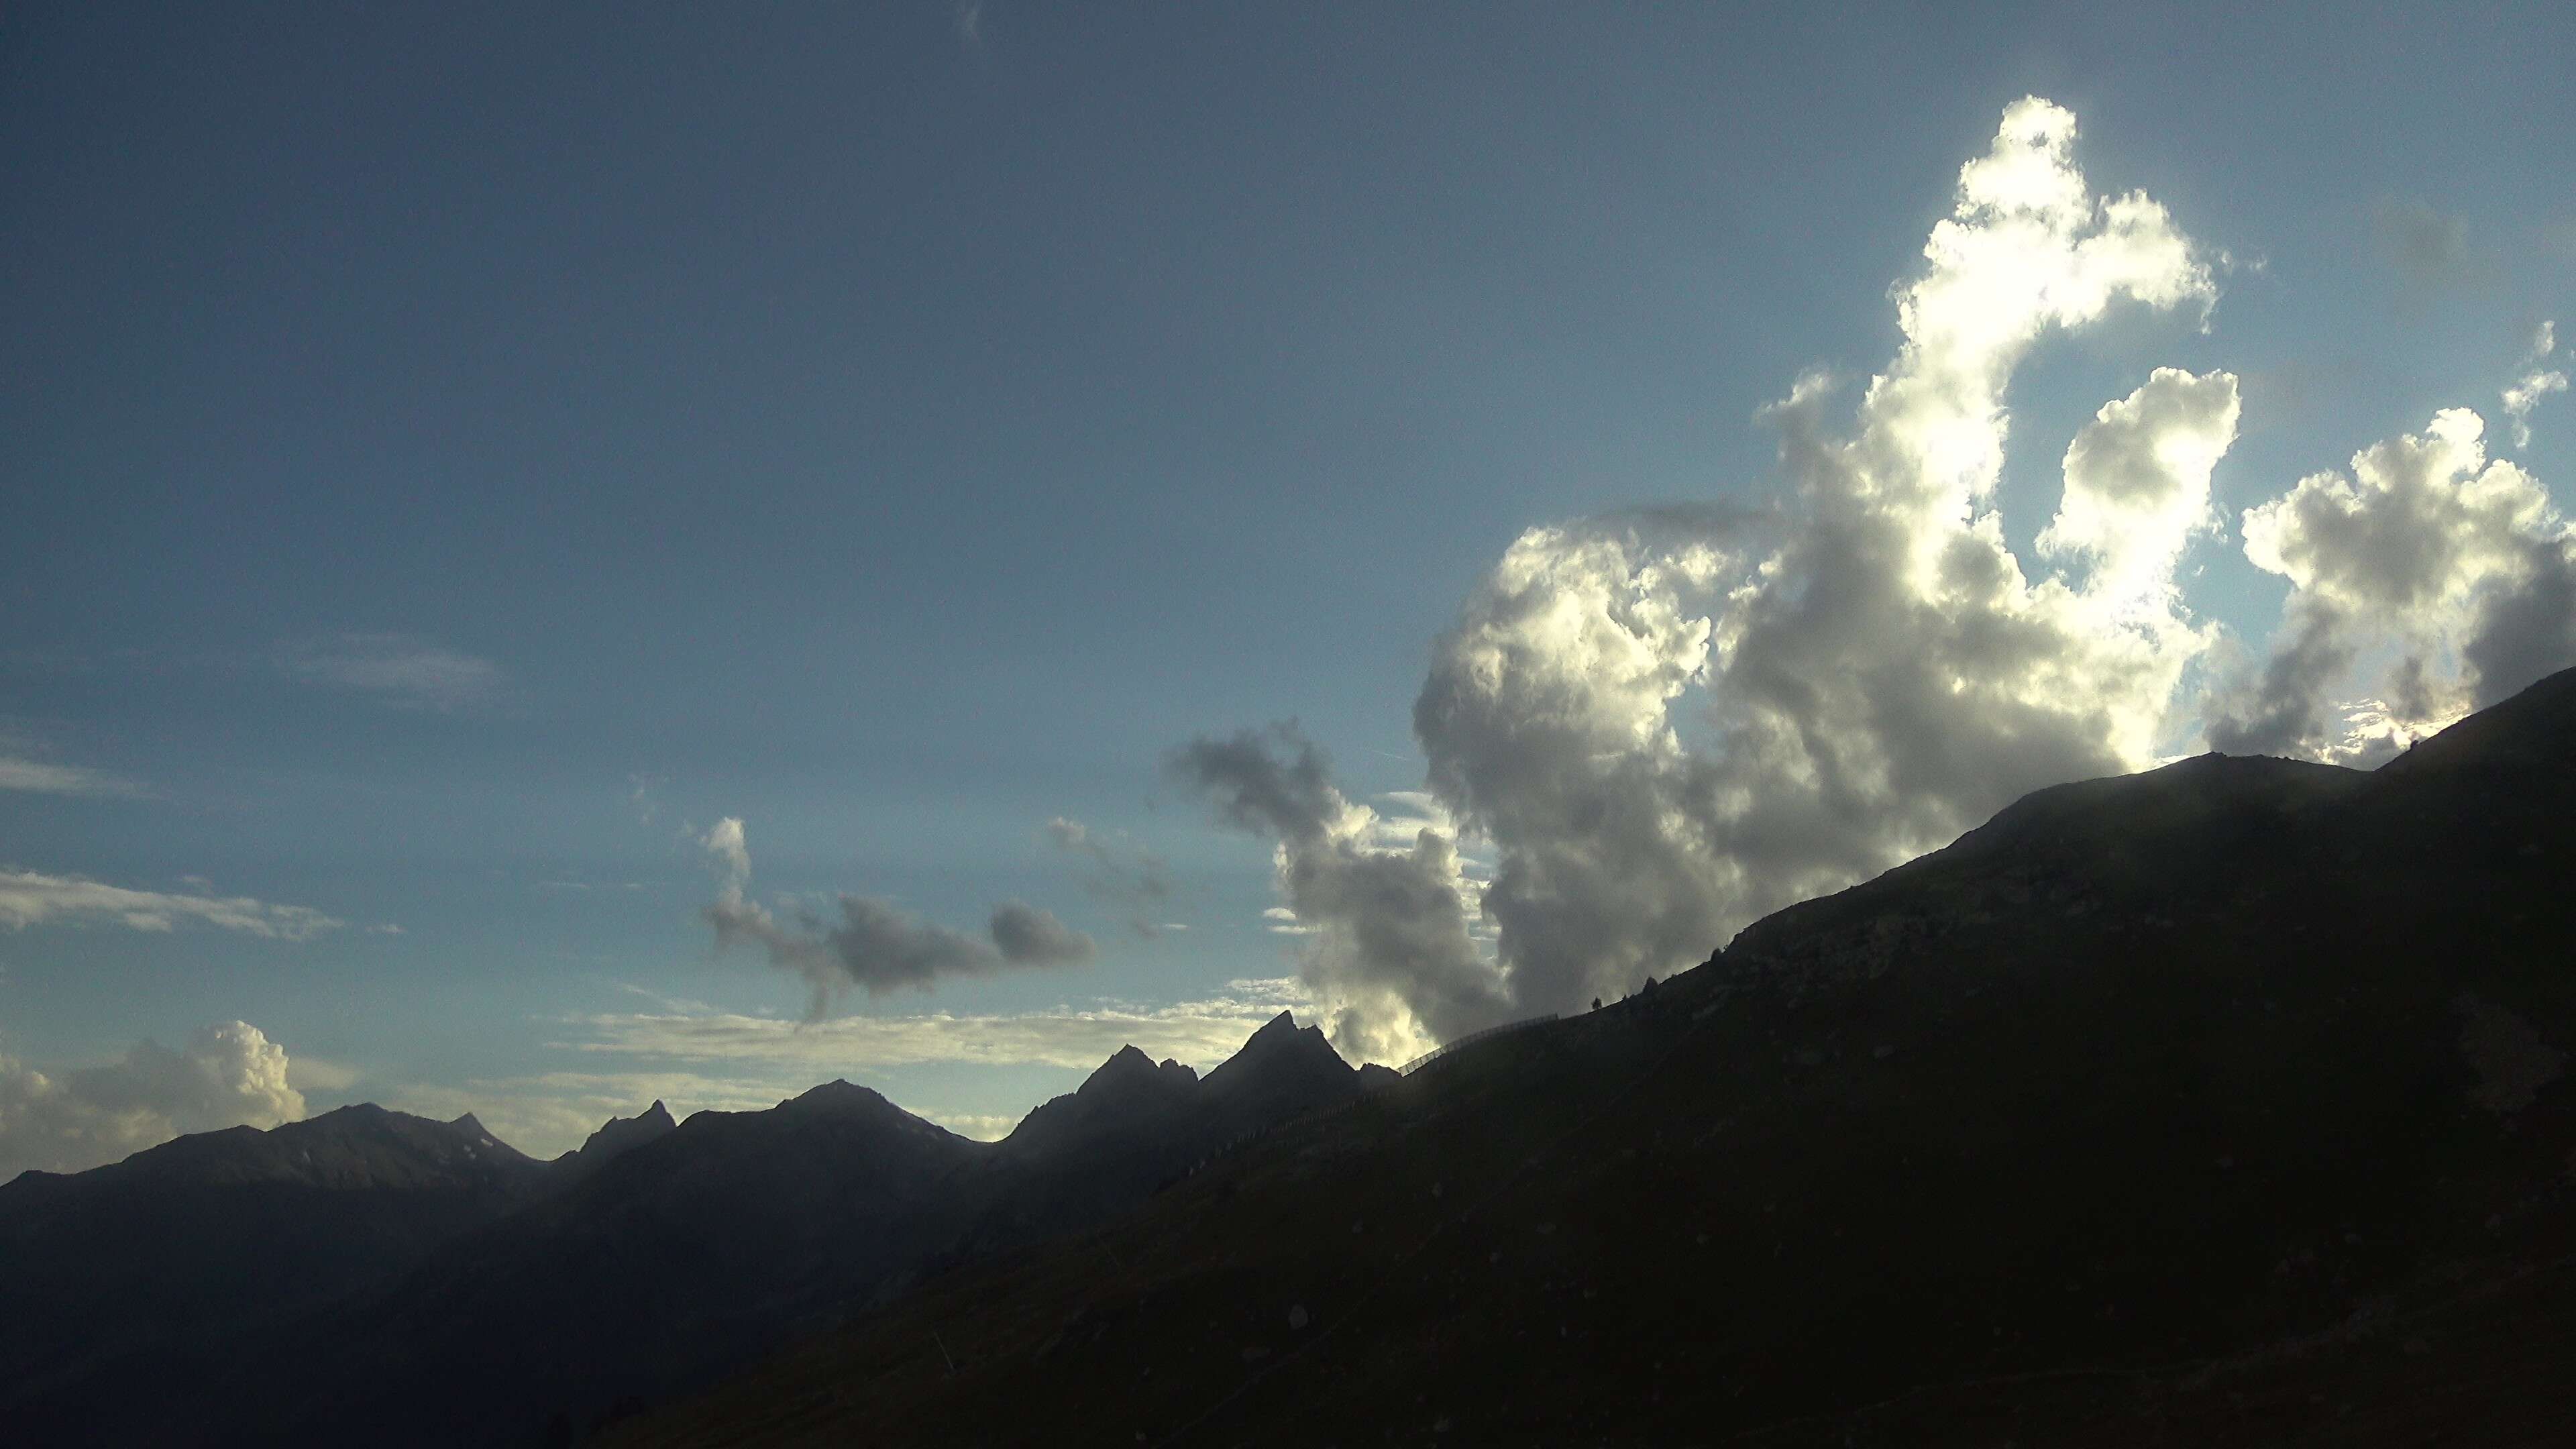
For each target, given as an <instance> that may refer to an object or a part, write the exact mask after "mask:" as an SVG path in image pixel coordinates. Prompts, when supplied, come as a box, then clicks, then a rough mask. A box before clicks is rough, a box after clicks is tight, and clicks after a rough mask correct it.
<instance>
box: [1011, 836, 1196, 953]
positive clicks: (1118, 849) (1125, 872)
mask: <svg viewBox="0 0 2576 1449" xmlns="http://www.w3.org/2000/svg"><path fill="white" fill-rule="evenodd" d="M1039 833H1040V834H1041V835H1042V836H1043V837H1044V838H1045V840H1046V841H1047V843H1048V844H1050V845H1052V846H1054V847H1055V848H1056V849H1058V850H1060V851H1063V852H1064V853H1065V854H1066V855H1068V856H1071V857H1072V858H1073V859H1074V860H1075V861H1076V862H1078V863H1079V866H1080V869H1081V880H1082V888H1083V889H1084V890H1085V891H1088V892H1089V893H1090V894H1091V895H1092V896H1094V897H1095V898H1097V899H1099V900H1100V901H1102V902H1104V903H1106V904H1108V905H1110V906H1113V907H1115V908H1116V909H1117V910H1118V913H1119V914H1120V915H1121V916H1123V917H1125V918H1126V922H1127V929H1128V930H1130V931H1133V932H1135V933H1136V934H1137V935H1138V936H1139V937H1142V938H1144V939H1146V940H1151V939H1153V938H1154V937H1156V936H1159V935H1161V934H1163V933H1164V932H1165V931H1168V930H1174V929H1177V927H1175V926H1174V925H1173V924H1172V923H1170V922H1168V921H1165V920H1163V919H1162V917H1163V916H1164V914H1165V913H1166V912H1165V908H1166V907H1168V906H1169V905H1170V904H1171V900H1172V874H1171V870H1170V868H1169V867H1167V866H1165V865H1164V864H1163V860H1162V857H1160V856H1158V855H1156V854H1154V853H1153V852H1152V851H1150V850H1147V849H1145V848H1144V847H1142V846H1140V845H1137V844H1134V843H1133V842H1131V841H1129V840H1127V839H1125V838H1124V837H1122V836H1109V835H1103V834H1101V833H1100V832H1099V831H1096V830H1093V829H1092V828H1091V827H1089V826H1087V825H1085V824H1083V823H1082V822H1081V821H1079V820H1069V819H1066V818H1065V817H1064V816H1061V815H1059V816H1057V817H1056V818H1055V819H1053V820H1050V821H1048V822H1047V823H1046V827H1045V829H1044V830H1042V831H1040V832H1039Z"/></svg>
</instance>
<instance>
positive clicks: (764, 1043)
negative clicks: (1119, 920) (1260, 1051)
mask: <svg viewBox="0 0 2576 1449" xmlns="http://www.w3.org/2000/svg"><path fill="white" fill-rule="evenodd" d="M1282 1010H1291V1011H1297V1012H1300V1013H1301V1014H1308V1015H1311V1014H1312V1010H1313V1003H1312V1002H1311V1000H1310V999H1309V995H1308V993H1307V991H1306V989H1305V987H1304V986H1303V985H1302V984H1301V983H1299V982H1297V981H1295V980H1293V979H1284V978H1283V979H1272V980H1243V981H1229V982H1227V983H1226V985H1225V988H1224V989H1223V990H1222V991H1221V992H1219V993H1217V994H1215V995H1213V996H1209V997H1204V998H1201V999H1198V1000H1194V1001H1178V1002H1170V1003H1164V1004H1146V1003H1138V1002H1127V1001H1115V1000H1101V1001H1095V1002H1093V1003H1091V1004H1090V1005H1088V1006H1085V1007H1075V1006H1070V1005H1061V1006H1056V1007H1053V1008H1051V1009H1047V1010H1042V1011H1031V1012H1018V1013H1009V1014H986V1015H954V1014H951V1013H948V1012H929V1013H923V1014H918V1015H905V1016H844V1017H835V1018H831V1019H829V1020H824V1021H788V1020H783V1019H781V1018H778V1017H769V1016H745V1015H741V1014H739V1013H734V1012H718V1011H660V1012H614V1013H599V1014H593V1015H584V1016H577V1017H573V1018H571V1019H570V1020H569V1023H568V1024H569V1025H571V1026H573V1027H575V1028H577V1032H576V1034H574V1035H572V1036H569V1037H567V1038H566V1039H565V1040H563V1041H560V1042H555V1043H552V1045H555V1046H558V1047H562V1048H566V1049H569V1050H573V1051H580V1052H587V1053H591V1054H595V1055H601V1056H613V1057H627V1058H638V1059H660V1060H664V1061H668V1062H672V1063H686V1064H691V1065H694V1066H705V1065H707V1064H711V1063H728V1064H749V1063H762V1064H766V1065H768V1066H769V1067H772V1068H778V1069H785V1068H791V1067H792V1068H795V1069H797V1070H800V1071H804V1072H809V1073H812V1074H814V1075H815V1076H816V1077H817V1078H819V1077H822V1076H830V1075H836V1074H842V1073H848V1072H868V1071H882V1070H887V1069H891V1068H896V1067H916V1066H925V1065H931V1064H935V1063H971V1064H974V1065H978V1066H1049V1067H1069V1068H1074V1069H1077V1070H1089V1069H1090V1068H1092V1067H1096V1066H1098V1065H1100V1063H1101V1062H1103V1061H1105V1060H1107V1059H1108V1058H1109V1057H1110V1056H1111V1055H1112V1054H1114V1053H1115V1052H1116V1051H1117V1050H1118V1049H1119V1048H1120V1047H1122V1046H1133V1047H1136V1048H1137V1049H1138V1050H1140V1051H1143V1052H1145V1053H1146V1054H1147V1055H1149V1056H1153V1057H1173V1058H1177V1059H1178V1060H1180V1061H1183V1062H1187V1063H1189V1064H1191V1065H1193V1066H1198V1067H1202V1068H1204V1067H1211V1066H1214V1065H1216V1064H1217V1063H1219V1062H1222V1061H1224V1060H1225V1059H1226V1058H1227V1057H1229V1056H1232V1055H1233V1054H1234V1052H1235V1049H1236V1048H1238V1047H1240V1046H1242V1045H1243V1040H1244V1038H1245V1037H1246V1036H1248V1035H1250V1034H1251V1032H1252V1030H1253V1029H1254V1028H1255V1027H1258V1026H1259V1025H1261V1023H1262V1022H1264V1021H1266V1020H1268V1019H1269V1018H1271V1017H1273V1016H1276V1015H1277V1014H1278V1013H1279V1012H1281V1011H1282Z"/></svg>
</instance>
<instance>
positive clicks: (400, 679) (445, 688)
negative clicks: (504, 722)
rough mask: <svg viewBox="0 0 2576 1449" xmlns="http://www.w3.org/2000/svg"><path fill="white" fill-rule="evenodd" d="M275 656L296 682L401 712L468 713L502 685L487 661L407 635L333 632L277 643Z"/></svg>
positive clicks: (498, 673) (497, 669) (494, 667)
mask: <svg viewBox="0 0 2576 1449" xmlns="http://www.w3.org/2000/svg"><path fill="white" fill-rule="evenodd" d="M276 657H277V664H278V667H279V668H281V669H284V670H285V671H286V672H287V673H289V674H292V675H295V676H296V677H298V678H300V679H306V680H311V681H313V682H315V683H317V684H328V685H334V686H337V687H339V688H342V689H351V690H356V691H358V692H360V693H362V694H366V695H369V696H372V697H374V698H376V699H380V700H383V701H384V702H386V703H388V704H393V705H398V706H401V707H403V708H406V709H434V710H460V709H470V708H473V707H475V706H478V705H483V704H487V703H490V702H491V701H492V699H493V698H494V697H495V696H496V695H498V694H499V692H500V688H501V681H502V676H501V667H500V666H499V665H497V664H494V663H493V662H492V661H491V660H488V659H480V658H477V657H475V656H474V655H471V654H467V653H463V652H462V651H459V650H455V649H450V648H448V647H447V646H445V645H443V644H439V643H436V642H434V641H432V640H428V639H423V638H420V637H418V636H416V635H411V634H370V633H351V634H338V635H334V636H332V637H330V638H328V639H318V640H308V641H304V642H301V643H293V644H286V645H281V646H280V647H279V649H278V651H277V656H276Z"/></svg>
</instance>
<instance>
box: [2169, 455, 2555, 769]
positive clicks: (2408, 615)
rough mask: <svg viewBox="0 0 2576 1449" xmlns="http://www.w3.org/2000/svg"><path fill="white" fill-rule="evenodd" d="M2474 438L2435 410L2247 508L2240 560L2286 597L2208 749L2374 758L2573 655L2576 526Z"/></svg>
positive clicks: (2217, 714)
mask: <svg viewBox="0 0 2576 1449" xmlns="http://www.w3.org/2000/svg"><path fill="white" fill-rule="evenodd" d="M2485 436H2486V424H2485V422H2484V420H2482V419H2481V418H2480V417H2479V416H2478V415H2477V414H2476V413H2474V412H2472V411H2470V410H2469V409H2467V408H2447V409H2444V410H2443V411H2441V412H2439V413H2436V414H2435V415H2434V416H2433V420H2432V422H2431V424H2430V425H2429V426H2427V427H2426V428H2425V430H2424V431H2423V432H2422V433H2421V434H2414V433H2408V434H2403V435H2400V436H2398V437H2396V438H2392V439H2389V440H2387V441H2384V442H2380V443H2375V444H2373V445H2371V446H2370V447H2368V448H2365V449H2363V450H2362V451H2361V452H2359V453H2357V454H2355V455H2354V456H2353V459H2352V467H2351V472H2350V474H2349V475H2348V476H2347V475H2345V474H2342V473H2318V474H2314V475H2312V476H2310V477H2307V478H2303V479H2301V480H2300V481H2299V483H2298V485H2297V486H2296V487H2294V488H2292V489H2291V490H2290V491H2289V492H2288V493H2285V494H2283V495H2282V496H2280V497H2278V498H2275V499H2273V500H2271V501H2269V502H2267V503H2263V504H2259V505H2257V506H2255V507H2253V508H2250V509H2248V510H2246V513H2245V519H2244V533H2245V555H2246V557H2247V558H2248V559H2250V560H2252V561H2253V562H2254V564H2255V565H2256V566H2258V567H2260V568H2263V569H2265V570H2268V571H2269V572H2272V573H2275V574H2278V575H2280V576H2281V577H2283V578H2286V579H2288V580H2289V581H2290V585H2291V591H2290V596H2289V599H2288V600H2287V602H2286V603H2285V604H2284V606H2283V615H2282V622H2281V628H2280V630H2279V632H2278V633H2277V634H2276V635H2275V636H2274V640H2273V644H2272V648H2271V650H2270V653H2269V655H2268V656H2267V657H2266V659H2265V661H2264V663H2263V665H2262V669H2261V672H2260V674H2259V676H2257V677H2255V678H2253V679H2250V680H2246V681H2242V682H2240V683H2239V684H2238V686H2237V687H2236V689H2235V690H2234V691H2233V692H2232V693H2231V694H2228V695H2225V696H2223V697H2222V698H2221V699H2220V700H2219V701H2218V702H2217V703H2216V705H2215V706H2214V708H2213V715H2212V722H2211V725H2210V730H2209V739H2210V743H2211V745H2212V746H2213V747H2215V748H2218V749H2222V750H2227V751H2230V752H2242V753H2263V754H2301V755H2311V756H2316V757H2319V758H2326V759H2339V760H2345V761H2348V762H2359V763H2368V762H2371V761H2373V760H2376V759H2380V758H2384V757H2385V756H2386V755H2387V754H2388V753H2390V752H2392V751H2394V750H2396V749H2399V748H2402V747H2403V745H2404V743H2405V741H2406V740H2408V739H2410V738H2414V737H2419V736H2421V735H2424V734H2427V733H2430V732H2431V731H2433V730H2436V729H2439V728H2441V727H2442V726H2443V725H2446V724H2448V723H2450V722H2451V721H2452V720H2455V719H2457V718H2459V717H2460V716H2461V715H2462V714H2464V713H2466V712H2467V711H2468V710H2470V709H2473V708H2475V707H2477V706H2480V705H2484V704H2490V703H2493V702H2494V701H2496V700H2498V699H2501V698H2504V697H2505V696H2507V695H2510V694H2512V693H2514V692H2515V691H2517V690H2519V689H2521V688H2522V687H2523V686H2525V685H2527V684H2530V683H2531V682H2532V681H2533V680H2535V679H2538V678H2539V677H2540V676H2542V675H2543V674H2546V673H2549V672H2550V671H2552V670H2554V669H2558V668H2562V667H2564V666H2565V665H2566V664H2568V663H2569V662H2570V661H2571V659H2576V534H2571V532H2570V529H2569V525H2568V522H2567V520H2566V519H2565V518H2563V517H2562V516H2560V514H2559V513H2558V511H2557V509H2556V508H2555V507H2554V506H2553V505H2552V503H2551V502H2550V498H2549V493H2548V490H2546V489H2545V488H2543V487H2542V486H2541V484H2540V481H2539V480H2538V479H2536V478H2534V477H2533V476H2532V475H2531V474H2529V473H2528V472H2525V471H2524V470H2523V469H2521V468H2520V467H2518V466H2516V465H2515V464H2513V463H2510V462H2504V461H2500V460H2495V461H2491V460H2490V459H2489V458H2488V457H2487V452H2486V446H2485ZM2357 667H2381V672H2380V673H2379V676H2378V678H2377V679H2376V681H2375V682H2372V681H2370V680H2367V679H2365V680H2362V681H2359V686H2360V687H2359V688H2356V681H2355V679H2354V678H2353V673H2354V670H2355V669H2356V668H2357Z"/></svg>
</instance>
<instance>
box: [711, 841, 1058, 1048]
mask: <svg viewBox="0 0 2576 1449" xmlns="http://www.w3.org/2000/svg"><path fill="white" fill-rule="evenodd" d="M699 843H700V844H701V845H702V846H704V847H705V848H706V850H707V852H708V853H709V854H710V855H712V856H714V857H715V858H716V860H717V862H718V864H719V865H720V866H721V867H722V870H723V878H722V884H721V886H720V887H719V889H718V891H717V896H716V899H715V901H714V902H712V903H711V904H709V905H708V906H707V907H706V909H705V912H704V914H705V916H706V920H707V923H708V924H709V925H711V926H713V927H715V932H716V948H717V949H718V950H719V951H721V950H725V949H728V948H730V947H733V946H736V945H749V946H756V947H758V948H759V949H760V950H762V951H763V952H764V953H765V954H767V956H768V957H769V961H770V964H771V965H773V966H777V967H779V968H781V969H782V970H788V971H793V972H795V973H796V974H797V975H798V976H801V977H803V978H804V980H805V983H806V985H807V986H808V987H809V988H811V991H812V999H811V1002H810V1003H809V1005H808V1008H807V1010H808V1013H809V1014H810V1015H812V1016H816V1017H820V1016H822V1015H823V1014H824V1013H825V1012H826V1011H828V1010H829V1009H830V1007H831V1004H832V1002H833V1001H834V999H836V998H837V997H839V996H840V995H841V994H842V993H843V992H846V991H849V990H851V989H852V988H858V989H862V990H865V991H866V992H867V993H868V994H869V995H870V996H881V995H883V994H885V993H886V992H889V991H896V990H902V989H905V988H911V989H914V990H920V991H928V990H930V989H931V988H932V987H933V986H935V985H936V984H937V983H938V982H939V981H940V980H941V979H942V978H944V977H951V976H990V975H993V974H995V973H997V972H999V971H1001V970H1003V969H1004V968H1005V967H1043V966H1065V965H1073V964H1077V963H1079V962H1083V961H1088V960H1090V959H1091V957H1092V955H1093V954H1094V947H1093V944H1092V941H1091V938H1090V937H1088V936H1086V935H1084V934H1082V933H1081V932H1080V931H1077V930H1074V929H1073V928H1072V927H1070V926H1067V925H1065V924H1064V923H1063V922H1062V921H1059V920H1057V919H1056V918H1055V917H1054V916H1052V915H1049V914H1048V913H1047V912H1045V911H1042V910H1038V909H1036V908H1035V907H1031V906H1026V905H1022V904H1020V903H1019V902H1017V901H1012V902H1006V903H1005V904H1003V905H1002V906H1000V907H999V908H997V909H996V910H995V911H994V912H993V916H992V919H991V920H990V921H989V922H987V923H986V934H985V935H982V936H975V935H969V934H967V933H966V932H963V931H957V930H952V929H950V928H949V927H946V926H942V925H939V924H937V923H936V922H932V921H926V920H923V919H922V918H920V917H919V916H916V915H914V914H912V913H911V912H909V911H906V910H904V909H903V908H901V907H900V906H897V905H895V904H894V903H893V902H891V901H886V900H881V899H879V898H877V897H874V896H861V895H848V894H844V895H840V896H838V897H836V898H835V900H834V910H835V912H836V914H835V915H833V916H826V915H822V914H819V913H816V912H813V911H798V912H796V913H795V914H794V915H793V916H792V917H790V918H789V919H788V920H785V921H781V920H780V919H779V918H778V917H777V916H776V915H774V914H772V913H771V912H770V910H769V908H768V907H766V906H763V905H761V904H760V903H758V902H757V901H753V900H750V899H749V898H748V896H747V892H748V890H749V887H750V883H751V851H750V848H749V845H748V844H747V842H746V840H745V838H744V833H743V825H742V822H741V821H740V820H736V819H732V818H727V819H724V820H720V821H718V822H717V823H716V825H715V827H714V828H713V829H711V830H709V831H708V832H707V833H706V835H705V836H704V837H702V838H701V840H700V842H699Z"/></svg>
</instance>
